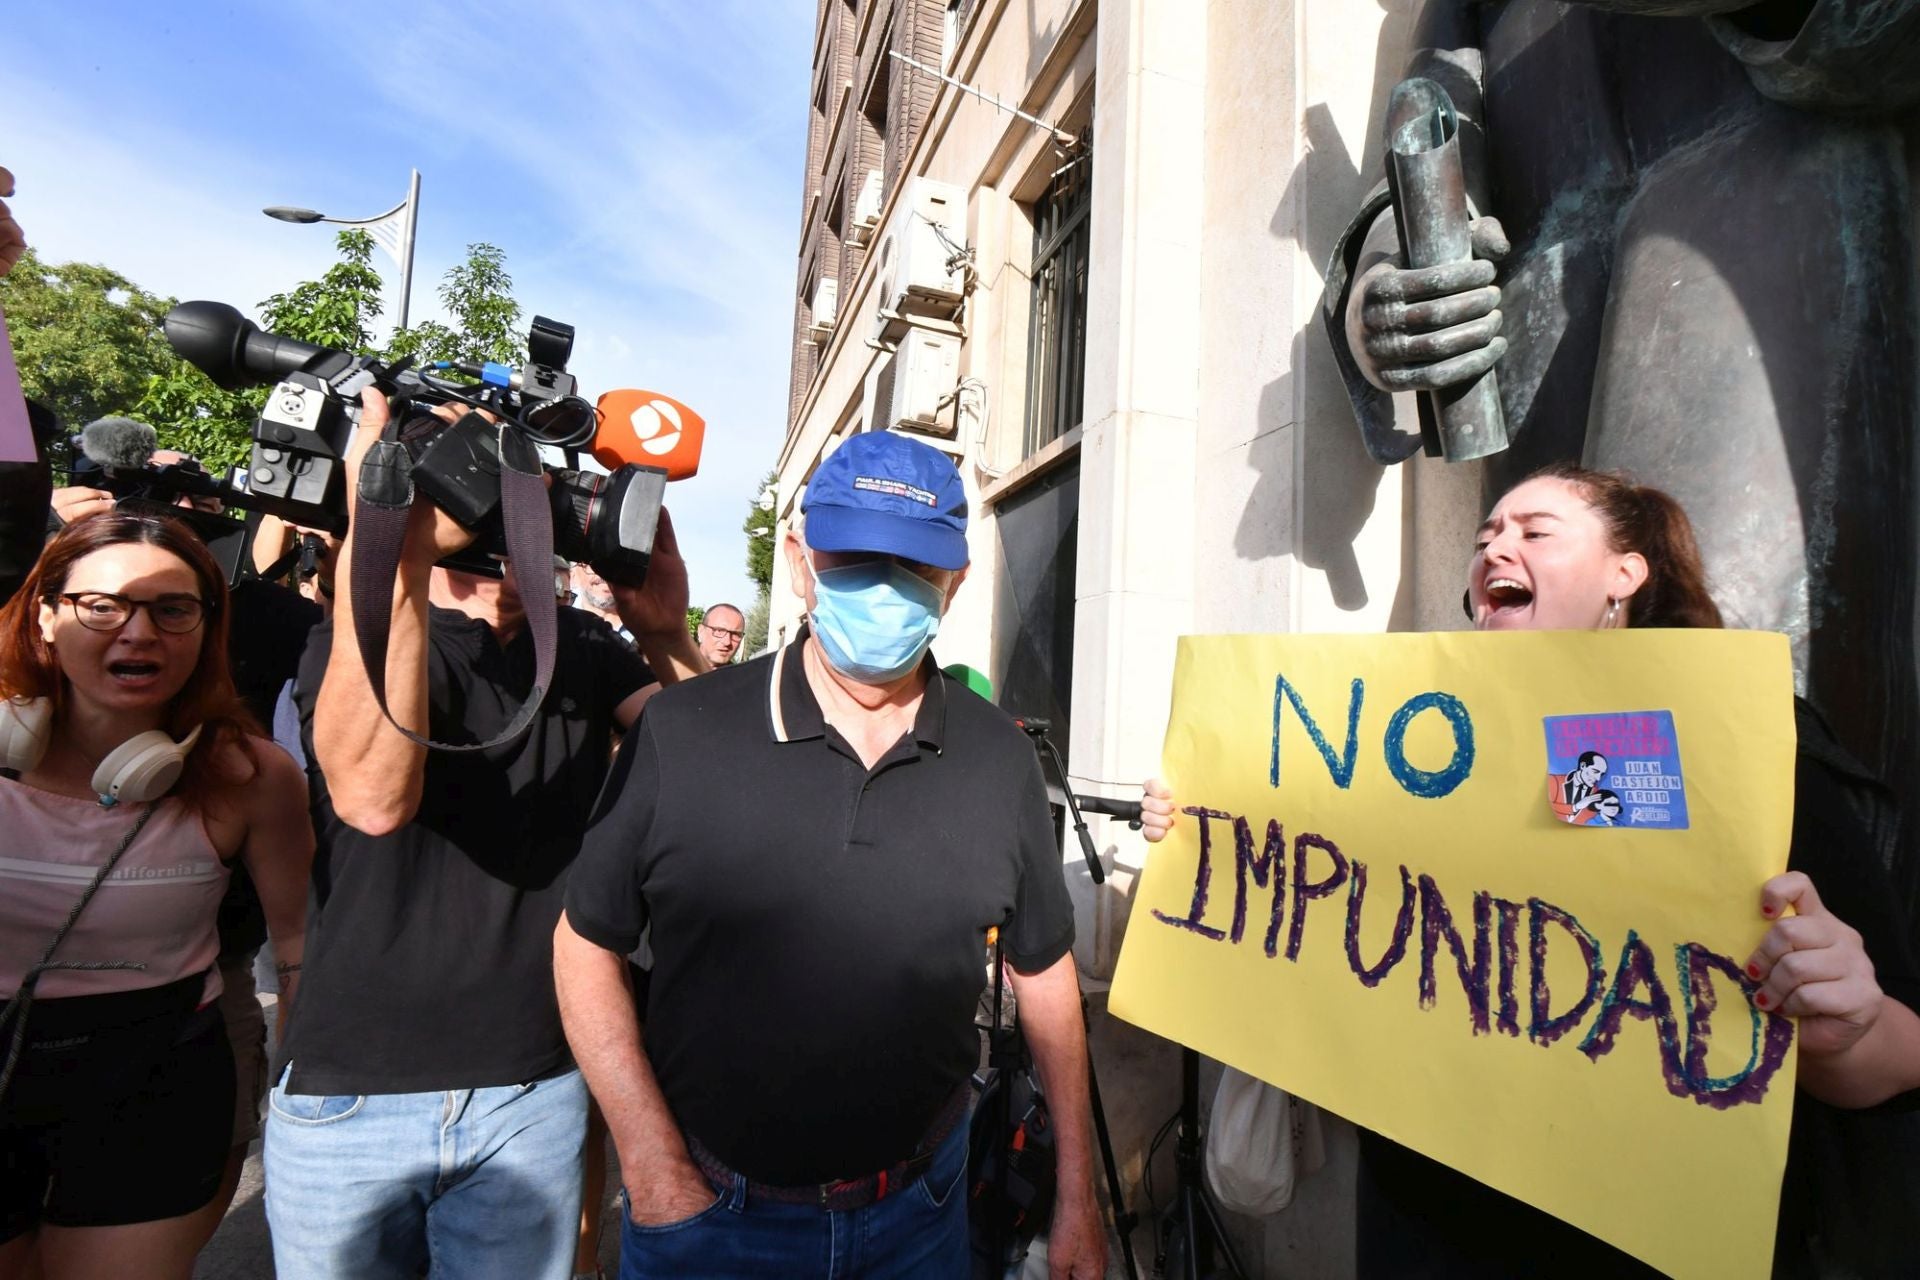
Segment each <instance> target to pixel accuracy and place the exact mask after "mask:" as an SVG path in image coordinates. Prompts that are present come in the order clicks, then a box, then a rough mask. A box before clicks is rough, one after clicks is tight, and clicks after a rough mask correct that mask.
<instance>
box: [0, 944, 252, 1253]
mask: <svg viewBox="0 0 1920 1280" xmlns="http://www.w3.org/2000/svg"><path fill="white" fill-rule="evenodd" d="M203 985H204V980H203V979H202V978H200V977H194V978H189V979H186V980H185V981H183V982H178V983H174V984H172V985H171V986H168V987H162V988H158V989H157V990H154V991H135V992H126V993H120V994H115V995H108V996H78V997H73V998H70V999H64V1000H43V1001H40V1002H38V1003H37V1004H36V1005H35V1006H34V1007H33V1010H32V1019H31V1027H30V1029H29V1033H28V1047H27V1049H26V1051H25V1052H24V1053H23V1054H22V1055H21V1059H20V1066H19V1069H18V1071H17V1073H16V1075H15V1077H14V1080H13V1084H12V1086H11V1087H10V1088H9V1089H8V1091H7V1094H6V1096H5V1097H0V1242H5V1241H7V1240H11V1239H13V1238H14V1237H16V1236H20V1235H24V1234H25V1233H26V1232H28V1231H31V1230H33V1229H34V1228H35V1227H36V1226H38V1225H40V1224H41V1223H47V1224H50V1225H52V1226H58V1227H113V1226H124V1225H126V1224H128V1223H134V1222H156V1221H159V1220H161V1219H163V1218H176V1217H179V1216H180V1215H181V1214H186V1213H192V1212H193V1211H194V1210H195V1209H198V1208H200V1207H201V1206H203V1205H205V1204H206V1203H207V1202H208V1201H209V1200H211V1199H213V1197H214V1193H215V1192H217V1191H218V1190H219V1189H220V1180H221V1177H222V1175H223V1174H224V1173H225V1171H226V1164H227V1150H228V1147H229V1145H230V1139H231V1137H232V1134H233V1106H234V1102H233V1098H234V1071H233V1050H232V1049H231V1048H230V1047H229V1045H228V1043H227V1032H226V1026H225V1024H224V1022H223V1021H222V1019H221V1017H220V1010H219V1008H218V1006H217V1005H209V1006H208V1007H207V1008H205V1009H196V1008H195V1007H194V1006H195V1004H196V1003H197V1002H198V999H199V995H200V992H201V989H202V987H203ZM9 1030H11V1028H9ZM9 1038H10V1037H6V1036H0V1050H3V1049H4V1045H5V1043H6V1041H7V1040H8V1039H9Z"/></svg>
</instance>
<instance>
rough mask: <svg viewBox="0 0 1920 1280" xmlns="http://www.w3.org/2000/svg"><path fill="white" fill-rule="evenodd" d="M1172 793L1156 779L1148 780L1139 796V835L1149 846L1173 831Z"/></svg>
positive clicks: (1157, 842) (1164, 784)
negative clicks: (1142, 836) (1144, 837)
mask: <svg viewBox="0 0 1920 1280" xmlns="http://www.w3.org/2000/svg"><path fill="white" fill-rule="evenodd" d="M1173 817H1174V809H1173V791H1172V790H1171V789H1170V788H1169V787H1168V786H1167V784H1166V783H1164V782H1162V781H1160V779H1158V778H1148V779H1147V782H1146V786H1144V787H1143V788H1142V789H1141V794H1140V833H1141V834H1142V835H1144V836H1146V838H1147V843H1149V844H1159V843H1160V842H1161V841H1162V840H1165V839H1166V838H1167V832H1169V831H1171V830H1173Z"/></svg>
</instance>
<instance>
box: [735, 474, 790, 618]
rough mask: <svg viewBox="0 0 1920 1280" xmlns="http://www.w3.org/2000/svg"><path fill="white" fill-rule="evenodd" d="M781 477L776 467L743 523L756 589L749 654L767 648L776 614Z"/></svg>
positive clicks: (749, 611)
mask: <svg viewBox="0 0 1920 1280" xmlns="http://www.w3.org/2000/svg"><path fill="white" fill-rule="evenodd" d="M779 475H780V470H779V468H778V467H776V468H774V469H773V470H771V471H769V472H767V474H766V475H765V476H763V477H762V478H761V480H760V487H759V488H758V489H756V490H754V494H753V504H752V505H751V506H749V507H748V508H747V518H746V519H745V520H743V521H741V522H740V531H741V532H742V533H744V534H746V535H747V577H748V578H749V579H751V580H752V582H753V586H754V598H753V603H752V604H751V605H749V606H747V621H746V627H745V630H746V633H747V634H746V636H745V637H744V638H743V639H742V640H741V642H740V647H741V648H742V649H744V650H746V652H747V653H749V654H754V653H759V652H760V651H761V650H763V649H765V648H766V647H767V625H768V619H769V618H770V617H771V616H772V613H773V550H774V543H773V526H774V524H775V520H774V514H773V509H774V506H775V505H776V501H775V499H774V496H773V495H774V483H773V482H774V481H775V480H776V479H778V478H779Z"/></svg>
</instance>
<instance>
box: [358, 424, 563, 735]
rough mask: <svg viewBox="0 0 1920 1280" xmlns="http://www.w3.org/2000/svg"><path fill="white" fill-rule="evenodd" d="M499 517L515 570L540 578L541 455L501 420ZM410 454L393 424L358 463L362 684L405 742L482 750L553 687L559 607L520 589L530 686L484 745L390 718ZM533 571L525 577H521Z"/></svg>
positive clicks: (527, 715)
mask: <svg viewBox="0 0 1920 1280" xmlns="http://www.w3.org/2000/svg"><path fill="white" fill-rule="evenodd" d="M499 431H500V519H501V523H502V525H503V526H504V529H505V533H506V543H507V558H508V560H509V561H511V562H512V563H513V564H514V565H515V566H517V567H518V571H519V576H520V578H521V581H522V583H523V586H524V584H525V583H527V582H542V581H544V580H545V575H546V574H547V573H548V571H549V570H550V568H551V566H552V564H553V516H552V514H551V511H550V508H549V507H548V504H547V487H546V480H545V478H544V475H543V473H542V471H541V468H540V453H539V450H537V449H536V448H535V447H534V445H533V443H532V442H531V441H529V440H528V439H526V437H525V436H523V435H521V434H520V433H519V432H518V431H516V430H514V429H513V428H512V427H511V426H510V425H508V424H506V423H502V424H500V427H499ZM413 499H414V485H413V457H412V455H411V454H409V453H408V452H407V450H406V447H405V446H404V445H402V444H401V443H400V439H399V431H398V424H397V423H389V424H388V426H387V429H386V431H385V432H383V433H382V434H381V437H380V439H379V440H378V441H376V442H375V443H374V445H373V447H372V448H371V449H369V450H367V456H366V457H365V458H364V459H363V460H362V461H361V463H360V485H359V491H358V492H357V493H356V494H355V495H354V504H353V543H354V545H353V556H352V561H353V563H352V564H351V566H350V567H349V574H350V577H349V581H350V582H351V584H352V590H353V632H354V636H355V638H356V639H358V640H359V642H360V661H361V662H362V663H364V664H365V666H366V669H367V683H368V684H370V685H371V686H372V687H373V696H374V700H375V701H376V702H378V703H379V704H380V712H381V714H382V715H384V716H386V718H387V723H388V724H390V725H392V726H393V727H394V728H396V729H398V730H399V731H400V732H401V733H402V734H404V735H405V736H406V737H407V738H408V739H409V740H410V741H413V742H417V743H419V744H420V745H421V746H423V747H427V748H429V749H430V750H434V751H485V750H487V749H489V748H491V747H497V746H499V745H501V744H502V743H506V742H511V741H513V740H514V739H515V738H518V737H519V736H520V735H521V734H523V733H525V732H526V731H527V726H528V725H530V724H532V723H533V717H534V715H535V713H537V712H538V711H539V710H540V704H541V703H542V702H543V701H545V699H546V696H547V690H548V689H549V688H551V687H552V685H553V664H554V651H555V649H556V648H557V647H558V643H559V605H558V604H557V603H556V602H555V600H554V598H553V592H552V591H531V590H522V592H521V604H522V607H524V608H525V609H526V614H527V622H526V625H527V630H528V631H529V632H531V633H532V636H533V688H532V689H530V690H528V692H527V699H526V701H525V702H523V703H521V704H520V710H519V711H518V712H516V713H515V714H514V717H513V720H512V721H511V722H510V723H509V724H508V725H507V727H506V728H504V729H502V730H501V731H500V732H499V733H497V734H495V735H494V736H493V737H491V738H488V739H487V740H486V741H485V742H475V743H452V742H435V741H433V740H432V739H431V738H427V737H422V736H421V735H420V734H417V733H415V732H413V731H412V730H411V729H409V728H407V727H406V726H405V725H403V724H401V723H400V722H399V721H398V720H395V719H394V718H393V712H391V711H389V710H388V709H387V637H388V633H389V631H390V629H391V628H392V625H393V585H394V583H395V582H396V581H398V579H399V576H400V552H401V548H402V547H403V546H404V545H405V543H406V540H407V514H408V512H410V511H411V510H412V509H413ZM529 574H532V575H533V576H532V577H531V578H529V577H528V576H527V575H529Z"/></svg>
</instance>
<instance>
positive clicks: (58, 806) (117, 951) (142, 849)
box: [0, 778, 228, 1003]
mask: <svg viewBox="0 0 1920 1280" xmlns="http://www.w3.org/2000/svg"><path fill="white" fill-rule="evenodd" d="M139 816H140V811H139V808H138V807H137V806H134V805H122V806H119V807H116V808H103V807H102V806H101V805H100V803H99V801H97V800H92V799H84V798H80V797H75V796H64V795H57V794H55V793H53V792H50V791H42V790H39V789H38V788H35V787H29V786H27V785H26V784H25V783H21V782H17V781H14V780H12V779H8V778H0V999H4V998H10V997H11V996H12V995H13V994H14V993H15V992H17V991H18V990H19V989H20V983H21V981H22V979H23V978H24V977H25V975H26V972H27V970H28V969H29V968H31V967H32V966H33V965H34V964H35V963H37V962H38V961H39V959H40V953H41V952H42V951H44V950H45V949H46V946H47V943H48V941H49V940H50V939H51V938H52V937H53V935H54V933H55V932H56V931H57V930H58V929H59V928H60V925H61V923H62V922H64V921H65V920H66V918H67V913H68V912H70V911H72V910H73V904H74V903H75V902H77V901H79V898H80V895H81V894H83V893H85V892H86V889H87V886H88V885H89V884H91V883H92V881H93V877H94V876H95V875H96V874H98V873H99V870H100V867H101V866H102V865H103V864H104V863H105V862H106V861H107V859H108V858H110V857H112V856H113V851H114V850H115V849H116V848H118V847H119V845H120V841H121V839H122V838H123V837H124V836H125V835H126V833H127V830H128V828H130V827H131V826H132V825H133V823H134V822H135V821H137V820H138V818H139ZM227 876H228V868H227V865H226V864H225V863H224V862H222V861H221V860H220V855H219V852H218V851H217V850H216V849H215V848H214V846H213V842H212V841H211V840H210V839H209V838H208V836H207V830H206V827H205V825H204V824H203V823H202V822H201V820H200V815H199V812H198V811H197V810H195V809H192V808H190V807H189V806H188V805H187V804H186V803H185V802H184V801H182V800H180V799H179V798H178V797H174V796H169V797H167V798H166V799H163V800H161V801H160V802H159V808H158V809H157V811H156V812H155V813H154V815H153V817H152V818H151V819H150V820H149V821H148V823H147V825H146V829H145V830H143V831H142V832H141V833H140V834H139V836H138V837H137V838H136V839H135V840H134V842H133V843H132V845H130V846H129V847H128V849H127V852H126V853H125V855H123V856H122V857H121V859H120V862H119V865H118V866H116V867H115V868H114V870H113V874H112V875H110V876H108V877H107V879H106V882H105V883H104V884H102V885H101V886H100V891H99V892H98V893H96V894H94V895H93V900H92V901H91V902H89V903H88V904H87V907H86V910H85V911H82V912H81V913H80V919H79V921H78V923H76V924H75V925H74V927H73V929H72V931H71V932H70V933H68V934H67V936H66V939H65V940H64V941H63V942H62V943H61V944H60V949H59V950H58V951H56V952H54V954H53V957H52V959H53V960H54V961H66V962H74V961H107V962H125V961H137V962H140V963H142V964H144V965H145V966H146V967H145V968H143V969H106V970H86V971H80V970H73V969H49V970H47V971H46V972H45V973H43V974H41V976H40V981H39V984H38V986H37V987H36V989H35V994H36V997H37V998H38V999H42V1000H54V999H60V998H63V997H66V996H92V995H103V994H106V993H109V992H116V991H138V990H144V989H146V988H149V987H158V986H164V985H166V984H168V983H172V982H178V981H179V980H180V979H182V978H186V977H190V976H192V975H193V974H197V973H201V972H205V973H206V974H207V987H206V991H205V993H204V994H203V996H202V1001H203V1003H204V1002H205V1001H208V1000H211V999H213V998H214V997H215V996H217V995H218V994H219V993H220V977H219V970H218V968H217V967H216V966H215V964H214V959H215V957H216V956H217V955H218V954H219V950H220V944H219V938H218V936H217V934H216V932H215V929H214V917H215V914H216V912H217V911H218V909H219V906H220V899H221V897H222V896H223V895H224V894H225V893H226V889H227Z"/></svg>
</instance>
